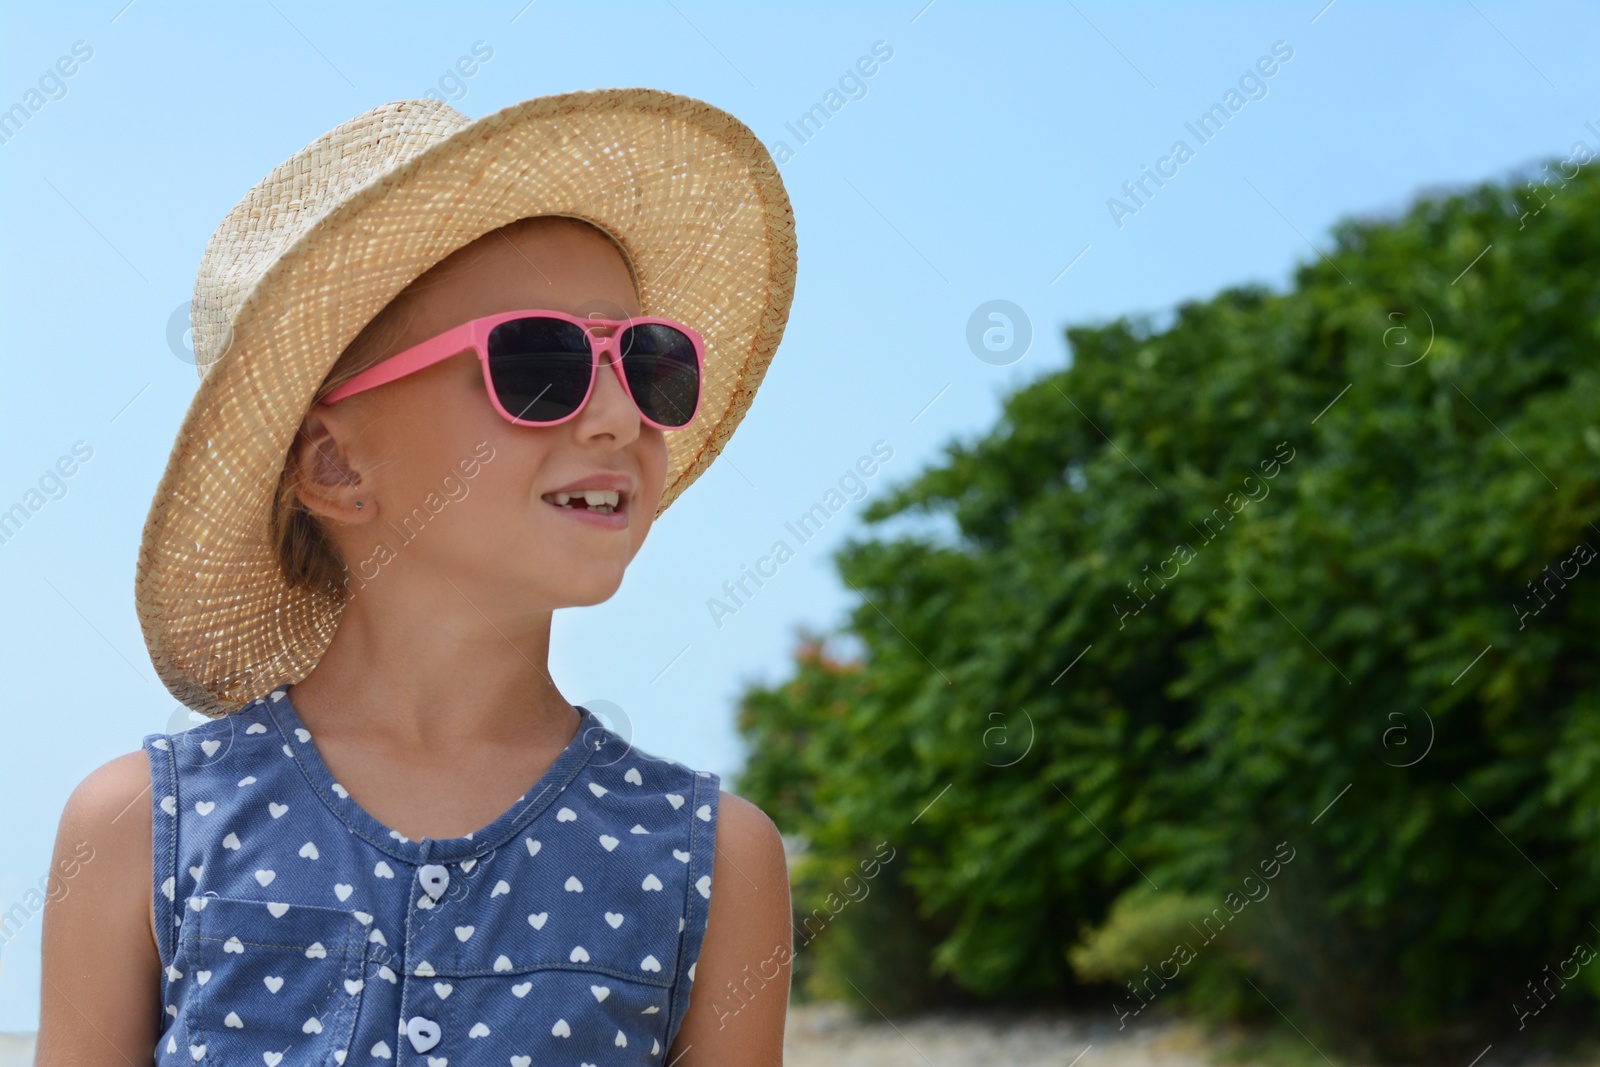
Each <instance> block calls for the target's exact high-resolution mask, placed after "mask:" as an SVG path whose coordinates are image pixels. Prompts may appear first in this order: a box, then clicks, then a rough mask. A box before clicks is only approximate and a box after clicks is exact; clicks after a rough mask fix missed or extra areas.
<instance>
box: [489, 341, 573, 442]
mask: <svg viewBox="0 0 1600 1067" xmlns="http://www.w3.org/2000/svg"><path fill="white" fill-rule="evenodd" d="M593 358H594V357H593V356H591V355H590V352H589V338H588V335H587V334H585V333H584V331H583V329H582V328H581V327H579V326H575V325H573V324H572V323H570V322H563V321H562V320H560V319H548V318H538V317H530V318H524V319H512V320H511V321H509V322H502V323H501V324H500V325H498V326H496V327H495V328H494V329H492V330H490V331H489V380H490V381H491V382H493V383H494V392H495V397H496V398H497V399H498V400H499V401H500V406H501V407H503V408H505V409H506V410H507V411H509V412H510V413H511V414H512V415H514V416H515V417H517V418H519V419H527V420H529V421H532V422H554V421H556V420H557V419H564V418H566V417H567V416H568V415H571V414H572V413H573V412H574V411H576V410H578V405H579V404H581V403H583V398H584V395H585V394H586V393H588V391H589V375H590V371H591V369H592V362H591V361H592V360H593Z"/></svg>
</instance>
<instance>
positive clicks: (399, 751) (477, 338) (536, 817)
mask: <svg viewBox="0 0 1600 1067" xmlns="http://www.w3.org/2000/svg"><path fill="white" fill-rule="evenodd" d="M793 265H794V240H793V222H792V217H791V216H790V215H789V212H788V202H787V199H786V197H785V196H784V194H783V188H782V184H781V182H780V181H779V180H778V178H777V175H776V171H775V170H774V169H773V168H772V166H771V162H770V159H769V158H768V157H767V155H766V152H765V150H764V149H762V148H761V146H760V144H759V142H758V141H756V140H755V138H754V137H753V135H751V134H750V132H749V130H748V129H746V128H745V127H744V126H743V125H742V124H740V123H738V122H737V120H735V119H733V118H732V117H731V116H729V115H727V114H726V113H724V112H720V111H718V110H717V109H715V108H711V107H710V106H709V105H706V104H704V103H702V102H700V101H695V100H690V99H688V98H684V97H680V96H675V95H673V94H668V93H662V92H658V91H655V90H640V89H634V90H597V91H593V92H584V93H569V94H564V95H562V96H557V97H544V98H539V99H535V100H531V101H526V102H524V103H523V104H519V105H514V106H513V107H510V108H506V109H505V110H503V111H501V112H498V113H496V114H494V115H491V116H487V117H486V118H484V119H480V120H477V121H476V122H469V121H468V120H466V119H465V118H464V117H462V116H460V115H459V114H457V113H456V112H454V111H453V110H452V109H450V108H449V107H448V106H446V105H443V104H439V103H437V102H432V101H426V100H423V101H402V102H398V103H395V104H387V105H383V106H382V107H380V108H375V109H373V110H372V111H370V112H367V113H366V114H365V115H363V116H359V117H357V118H356V119H354V120H352V121H351V122H348V123H345V124H343V125H341V126H339V127H336V128H335V129H334V130H332V131H330V132H329V133H328V134H325V135H324V136H323V137H321V138H319V139H318V140H317V141H315V142H313V143H312V144H311V145H308V146H307V147H306V148H305V149H303V150H302V151H301V152H300V153H297V154H296V156H294V157H293V158H291V159H290V160H289V161H287V162H286V163H284V164H283V165H282V166H280V167H279V168H277V169H276V170H275V171H273V173H272V174H270V175H268V176H267V178H265V179H263V181H262V182H261V183H260V184H258V185H257V186H256V187H255V188H254V189H252V190H251V192H250V194H249V195H247V196H246V197H245V199H244V200H243V201H241V203H240V205H239V206H238V207H236V208H235V209H234V210H233V212H231V213H230V214H229V216H228V217H227V218H226V219H225V220H224V222H223V224H222V226H221V227H219V229H218V231H217V234H216V235H215V236H213V238H212V241H211V243H210V245H208V247H207V250H206V255H205V257H204V258H203V260H202V263H201V269H200V277H199V280H198V282H197V285H196V302H195V310H194V318H195V330H194V337H195V352H196V363H197V365H199V366H200V368H201V374H202V383H201V387H200V389H199V390H198V391H197V392H196V395H195V399H194V401H193V403H192V404H191V407H190V410H189V412H188V414H187V415H186V417H185V422H184V426H183V428H182V430H181V431H180V433H179V438H178V441H177V443H176V445H175V446H174V449H173V452H172V456H171V458H170V460H169V464H168V469H167V472H166V474H165V475H164V477H163V479H162V482H161V485H160V488H159V489H158V491H157V494H156V499H155V502H154V503H153V504H152V507H151V512H150V517H149V519H148V522H147V526H146V530H145V535H144V542H143V544H142V545H141V551H140V558H139V574H138V580H137V583H136V587H137V600H138V605H139V609H140V618H141V622H142V624H143V625H144V627H145V634H146V640H147V643H148V644H149V646H150V650H151V658H152V661H153V663H154V664H155V665H156V668H157V671H158V673H159V674H160V675H161V677H162V680H163V681H164V682H165V683H166V685H167V686H168V688H169V689H171V690H172V691H173V693H174V694H175V695H176V696H178V697H179V698H180V699H181V700H183V701H184V703H185V704H187V705H188V706H189V707H191V708H194V709H195V710H198V711H201V712H202V713H204V714H206V715H208V716H210V717H211V721H208V722H206V723H203V724H201V725H199V726H197V727H195V728H193V729H190V730H186V731H183V732H180V733H175V734H151V735H148V736H147V737H145V739H144V744H143V746H142V748H141V749H140V750H139V751H136V752H132V753H129V754H128V755H125V756H121V757H119V758H117V759H114V760H112V761H110V762H109V763H107V764H105V765H104V766H102V767H101V768H99V769H97V770H96V771H94V772H93V773H92V774H90V775H89V776H88V777H87V778H86V779H85V780H84V781H83V783H82V784H81V785H79V786H78V788H77V789H76V790H75V791H74V792H73V794H72V795H71V797H70V799H69V800H68V803H67V805H66V809H65V811H64V812H63V814H62V818H61V824H60V830H59V834H58V838H57V845H56V849H57V858H58V859H61V858H62V857H64V856H67V855H77V856H79V857H80V858H81V856H82V855H83V852H82V850H81V847H80V846H81V845H82V844H83V843H85V842H86V843H88V844H89V845H90V846H92V849H93V851H92V852H91V853H90V855H92V856H93V860H92V861H91V862H86V863H83V864H82V865H81V867H80V869H79V871H78V873H77V874H76V875H75V877H74V878H73V880H72V882H71V884H70V887H69V888H70V891H69V892H67V893H66V894H65V895H64V896H61V897H60V899H57V900H55V901H54V902H53V903H51V904H49V905H48V906H47V908H46V910H45V919H44V928H43V937H44V970H43V975H44V983H43V989H42V991H41V992H42V1005H43V1007H42V1015H41V1024H40V1033H39V1042H38V1051H37V1060H36V1062H37V1063H39V1064H40V1065H42V1067H62V1065H66V1064H77V1063H88V1062H96V1063H112V1062H120V1061H124V1060H125V1061H126V1062H128V1063H133V1064H150V1063H152V1062H154V1063H156V1064H158V1065H171V1064H186V1065H188V1064H201V1065H204V1064H214V1065H219V1067H245V1065H249V1064H256V1063H265V1064H267V1065H268V1067H272V1065H274V1064H312V1063H315V1064H341V1065H347V1067H348V1065H353V1064H361V1065H367V1064H380V1063H382V1064H405V1065H410V1064H428V1065H430V1067H444V1065H446V1064H452V1063H453V1064H456V1065H458V1067H469V1065H473V1067H475V1065H478V1064H507V1063H509V1064H511V1065H513V1067H530V1065H533V1064H539V1065H544V1064H571V1065H573V1067H577V1065H579V1064H584V1063H589V1064H596V1065H605V1064H661V1063H672V1064H676V1065H678V1067H691V1065H716V1067H723V1065H733V1064H739V1065H746V1064H748V1065H768V1064H779V1063H781V1062H782V1039H783V1023H784V1017H785V1009H786V1004H787V999H788V969H787V962H788V958H789V951H790V948H789V946H790V936H789V930H790V925H789V897H788V880H787V871H786V867H785V862H784V855H783V851H782V846H781V842H780V839H779V837H778V834H777V831H776V829H775V827H774V826H773V825H772V823H771V821H770V820H768V819H767V817H766V816H765V815H764V814H763V813H762V812H760V811H759V809H757V808H755V807H754V806H753V805H751V804H749V803H748V802H746V801H743V800H741V799H740V798H738V797H736V796H733V795H731V794H728V793H725V792H722V791H721V790H720V789H719V788H718V785H719V780H718V778H717V777H716V776H715V775H712V774H710V773H708V772H703V771H702V772H696V771H693V770H691V769H689V768H686V767H683V766H682V765H680V764H678V763H675V762H673V761H671V760H668V759H661V758H658V757H655V756H652V755H650V754H648V753H645V752H642V751H639V750H637V749H634V748H631V747H630V746H629V745H628V743H627V742H626V741H625V740H624V739H623V738H621V737H619V736H618V735H617V734H615V733H613V732H612V731H611V730H609V729H607V728H606V727H605V726H604V725H603V724H602V723H601V722H600V721H599V719H598V718H597V716H596V715H595V714H594V713H593V712H591V711H589V710H588V709H586V708H582V707H574V706H573V705H572V704H570V703H569V702H568V701H567V700H566V698H565V697H563V696H562V695H561V693H560V692H559V691H558V689H557V687H556V685H555V683H554V682H553V681H552V680H551V678H550V675H549V672H548V669H547V659H548V645H549V636H550V619H551V613H552V612H553V611H555V610H556V609H557V608H562V607H568V606H576V605H586V604H596V603H599V602H601V601H603V600H605V599H607V598H608V597H610V596H611V595H612V594H613V593H614V592H615V591H616V589H617V587H618V585H619V584H620V582H621V581H622V577H623V572H624V569H625V568H626V567H627V565H628V563H629V561H630V560H632V559H633V557H634V555H635V553H637V552H638V550H639V547H640V545H641V544H642V543H643V541H644V538H645V536H646V534H647V533H648V532H649V528H650V525H651V522H652V521H653V519H654V517H655V516H656V515H657V514H659V512H660V511H661V510H663V509H664V508H665V506H666V505H667V504H668V503H670V502H671V500H672V499H673V498H674V497H675V496H676V495H677V494H678V493H679V492H681V491H682V489H683V488H684V487H685V486H686V485H687V484H688V482H689V481H692V480H693V478H694V477H695V476H697V475H698V473H699V472H700V471H701V470H703V469H704V467H705V465H706V464H707V463H709V462H710V459H711V458H712V456H714V454H715V452H716V451H717V450H718V449H720V447H721V445H722V443H723V442H724V441H725V440H726V438H727V436H728V434H730V433H731V432H732V429H733V427H734V425H736V424H737V422H738V421H739V419H740V418H741V417H742V414H743V411H744V409H745V408H746V407H747V406H748V404H749V400H750V395H751V393H752V392H753V390H754V387H755V385H756V384H758V383H759V380H760V378H761V375H762V374H763V373H764V370H765V366H766V364H767V361H768V360H770V358H771V355H772V351H773V349H774V348H775V347H776V345H777V342H778V338H779V336H780V335H781V332H782V327H783V323H784V320H785V318H786V315H787V309H788V305H789V301H790V298H791V296H792V292H793ZM617 651H619V652H620V651H621V650H620V649H618V650H617ZM75 850H76V851H75ZM713 885H715V886H716V892H715V893H712V892H711V887H712V886H713ZM691 993H692V996H691Z"/></svg>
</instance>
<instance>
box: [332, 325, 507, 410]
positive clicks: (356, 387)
mask: <svg viewBox="0 0 1600 1067" xmlns="http://www.w3.org/2000/svg"><path fill="white" fill-rule="evenodd" d="M476 347H477V343H476V340H475V338H474V331H473V324H472V323H470V322H464V323H462V324H461V325H460V326H457V327H455V328H454V329H451V330H446V331H445V332H444V333H442V334H440V335H439V336H437V337H433V338H430V339H428V340H426V341H424V342H422V343H421V344H420V345H414V346H413V347H411V348H408V349H406V350H405V351H404V352H401V353H399V354H398V355H393V356H390V357H389V358H388V359H386V360H384V361H383V362H381V363H379V364H377V365H376V366H373V367H368V368H367V369H366V370H364V371H362V372H361V373H360V374H358V375H356V376H355V377H354V378H351V379H350V380H349V381H347V382H345V383H344V384H343V385H341V386H339V388H337V389H335V390H334V391H333V392H331V393H329V394H328V395H327V396H325V397H323V398H322V403H324V404H337V403H338V402H339V401H341V400H343V399H344V398H345V397H347V396H353V395H354V394H356V393H360V392H365V391H366V390H368V389H374V388H377V387H378V386H380V385H386V384H388V383H389V382H392V381H395V380H397V379H400V378H404V377H405V376H406V375H408V374H414V373H416V372H417V371H419V370H422V369H423V368H424V367H430V366H432V365H433V364H435V363H441V362H443V361H444V360H447V359H449V358H450V357H451V356H453V355H456V354H457V353H459V352H464V351H466V350H467V349H469V348H476Z"/></svg>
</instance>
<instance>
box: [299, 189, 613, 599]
mask: <svg viewBox="0 0 1600 1067" xmlns="http://www.w3.org/2000/svg"><path fill="white" fill-rule="evenodd" d="M534 224H541V225H544V224H559V225H576V226H579V227H582V228H584V229H587V230H593V231H594V232H596V233H599V234H600V235H602V236H603V237H605V238H606V239H607V240H609V241H610V242H611V243H612V244H613V245H614V246H615V247H616V249H617V253H618V254H619V255H621V256H622V260H623V262H624V263H625V264H627V267H628V276H629V278H630V279H631V280H632V282H633V292H634V298H635V299H636V300H638V299H641V293H640V286H639V275H638V272H637V271H636V270H635V269H634V265H633V260H632V258H631V257H630V256H629V255H628V253H627V250H626V249H624V248H623V247H622V244H621V243H620V242H619V241H617V239H616V238H615V237H613V236H612V235H611V234H610V233H607V232H606V230H604V229H603V228H602V227H600V226H597V225H595V224H594V223H592V222H589V221H588V220H587V219H580V218H577V217H575V216H572V215H529V216H527V217H525V218H520V219H516V220H514V221H512V222H508V223H506V224H505V225H504V226H501V227H499V228H498V229H497V230H491V231H489V233H486V234H484V235H483V236H482V237H479V238H478V240H480V241H481V240H483V239H484V238H487V237H488V236H490V235H491V234H494V233H503V234H504V233H508V232H516V231H519V230H523V229H526V228H528V227H530V226H532V225H534ZM458 251H459V250H458ZM462 262H464V260H461V259H452V258H451V257H446V258H445V259H443V260H441V261H439V262H438V263H436V264H435V265H434V266H433V267H431V268H430V269H429V270H427V271H425V272H424V273H423V274H422V275H421V276H419V277H418V278H416V279H415V280H413V281H412V283H411V284H410V285H408V286H406V287H405V288H404V289H402V290H401V291H400V292H399V293H398V294H396V295H395V297H394V299H393V300H391V301H389V303H387V304H385V305H384V306H383V308H382V310H380V311H379V312H378V313H377V314H376V315H374V316H373V317H372V319H371V321H369V322H368V323H367V324H366V325H365V326H364V327H362V329H361V332H360V333H358V334H357V335H356V336H355V339H354V340H352V341H351V342H350V343H349V344H348V345H346V346H345V349H344V351H343V352H341V353H339V358H338V359H337V360H335V361H334V364H333V366H332V367H331V368H330V369H329V370H328V373H327V376H326V377H324V378H323V380H322V384H321V385H319V386H318V387H317V391H316V393H315V394H314V397H313V401H312V402H313V403H316V402H317V401H320V400H321V399H322V398H323V397H324V396H327V395H328V394H329V393H331V392H333V390H335V389H337V388H338V387H339V386H341V385H343V384H344V383H345V382H347V381H349V380H350V379H351V378H354V377H355V376H356V375H358V374H360V373H361V372H362V371H364V370H366V369H367V368H368V367H371V366H374V365H375V364H377V363H381V362H382V361H383V360H384V359H387V358H388V357H389V356H390V355H393V354H394V352H395V344H396V342H397V341H398V340H399V339H400V337H401V336H403V334H404V331H405V329H406V328H407V327H408V326H409V325H410V323H411V316H412V314H414V311H415V308H414V305H413V304H412V301H411V298H412V297H413V296H415V295H416V294H417V293H418V292H421V291H424V290H426V289H428V288H429V287H431V286H433V285H435V284H437V283H438V282H440V281H441V280H443V279H444V278H446V277H448V276H449V275H450V274H451V273H452V272H453V271H454V270H455V269H457V266H458V265H459V264H460V263H462ZM298 439H299V434H298V432H297V433H296V442H295V443H298ZM293 449H294V443H291V445H290V451H289V452H288V453H287V454H286V455H285V457H284V465H283V469H282V471H281V472H280V473H279V475H278V490H277V493H276V494H275V496H274V499H273V507H272V514H271V516H270V519H269V522H270V527H269V535H268V536H269V537H270V538H271V539H272V543H273V544H274V545H275V546H276V548H277V553H278V565H279V567H280V568H281V569H282V571H283V575H284V577H285V578H286V579H287V580H288V582H289V584H290V585H291V586H293V587H304V588H306V589H310V590H312V591H313V592H321V593H326V594H327V595H329V596H331V597H334V598H335V599H342V598H343V591H344V587H345V582H346V580H347V574H348V570H349V568H348V567H347V566H346V565H345V562H344V560H343V559H342V558H340V556H339V550H338V548H337V546H335V544H334V542H333V539H332V538H331V537H329V536H328V534H327V530H326V528H325V527H324V526H323V524H322V521H321V520H319V519H318V518H317V517H316V516H315V515H313V514H312V513H311V512H310V510H308V509H307V508H306V506H305V505H304V504H303V503H301V502H300V498H299V496H298V495H296V493H295V487H296V485H297V479H298V476H299V470H298V467H297V464H296V463H295V462H294V452H293Z"/></svg>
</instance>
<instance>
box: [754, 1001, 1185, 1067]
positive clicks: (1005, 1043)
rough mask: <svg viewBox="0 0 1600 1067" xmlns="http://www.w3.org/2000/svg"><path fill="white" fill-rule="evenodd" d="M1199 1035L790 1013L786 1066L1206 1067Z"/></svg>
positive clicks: (1083, 1023)
mask: <svg viewBox="0 0 1600 1067" xmlns="http://www.w3.org/2000/svg"><path fill="white" fill-rule="evenodd" d="M1204 1048H1205V1042H1204V1040H1203V1039H1202V1038H1201V1036H1200V1033H1199V1031H1198V1030H1196V1029H1194V1028H1192V1027H1189V1026H1185V1025H1183V1024H1179V1023H1165V1024H1164V1023H1158V1022H1155V1021H1150V1022H1146V1023H1141V1024H1138V1025H1130V1026H1129V1027H1128V1028H1127V1029H1126V1030H1123V1031H1120V1032H1119V1031H1118V1029H1117V1024H1116V1022H1115V1021H1114V1020H1109V1019H1108V1020H1105V1021H1101V1020H1094V1019H1085V1018H1083V1017H1073V1018H1067V1017H1063V1016H1059V1015H1034V1014H1026V1015H1025V1014H1011V1013H1000V1012H985V1013H983V1014H981V1015H965V1016H959V1015H929V1016H924V1017H919V1018H914V1019H909V1020H903V1021H900V1022H895V1023H891V1022H888V1021H885V1020H881V1019H880V1020H878V1021H876V1022H872V1021H868V1022H855V1021H853V1020H852V1018H851V1016H850V1015H849V1013H848V1012H847V1010H846V1009H845V1008H844V1007H843V1006H842V1005H833V1004H822V1005H810V1004H807V1005H800V1004H794V1005H791V1006H790V1008H789V1021H788V1028H787V1034H786V1037H785V1040H784V1058H783V1062H784V1064H785V1067H1002V1065H1003V1067H1071V1065H1073V1064H1077V1067H1156V1065H1159V1067H1206V1065H1208V1064H1209V1063H1210V1061H1209V1060H1208V1059H1207V1058H1206V1057H1205V1055H1204V1052H1203V1050H1204Z"/></svg>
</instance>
